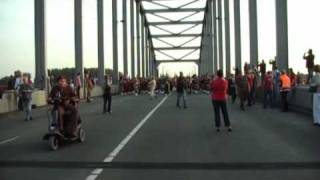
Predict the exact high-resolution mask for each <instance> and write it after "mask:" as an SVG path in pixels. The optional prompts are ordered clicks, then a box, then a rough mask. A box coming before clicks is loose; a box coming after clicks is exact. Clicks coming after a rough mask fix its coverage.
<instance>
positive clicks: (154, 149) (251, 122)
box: [0, 94, 320, 180]
mask: <svg viewBox="0 0 320 180" xmlns="http://www.w3.org/2000/svg"><path fill="white" fill-rule="evenodd" d="M163 98H164V96H160V97H159V98H158V99H155V100H150V99H149V97H148V96H147V95H145V96H138V97H136V96H127V97H121V96H115V97H114V101H113V113H112V115H109V114H107V115H104V114H102V99H95V101H94V102H93V103H90V104H87V103H84V104H81V106H80V109H81V111H80V112H81V115H82V119H83V122H84V128H85V130H86V133H87V138H86V141H85V142H84V143H83V144H77V143H72V144H65V145H64V146H62V147H61V149H59V150H58V151H50V150H49V148H48V146H47V144H46V143H45V141H42V139H41V138H42V136H43V135H44V133H45V132H46V131H47V120H46V109H47V108H41V109H38V110H36V111H34V120H33V121H31V122H24V121H23V119H21V118H22V117H23V115H22V114H21V115H20V114H14V113H11V114H5V115H1V116H0V141H1V142H5V140H8V139H11V138H14V137H15V139H12V140H10V141H7V142H5V143H3V144H0V179H1V180H19V179H34V180H37V179H39V180H40V179H41V180H42V179H52V180H53V179H70V180H73V179H74V180H79V179H80V180H82V179H83V180H85V179H86V178H88V177H89V176H90V175H92V173H93V170H97V171H94V173H97V175H96V176H94V179H97V180H103V179H113V180H120V179H130V180H132V179H137V180H138V179H139V180H141V179H159V180H160V179H224V180H225V179H227V180H229V179H230V180H233V179H263V180H264V179H266V180H267V179H268V180H269V179H273V180H274V179H290V180H291V179H299V180H300V179H310V180H311V179H315V180H316V179H319V178H320V169H312V168H309V169H303V168H298V169H296V168H293V169H279V170H277V169H272V168H270V169H262V170H257V169H255V168H252V169H250V168H247V169H242V170H238V169H237V167H236V166H234V168H232V169H229V170H223V169H220V170H219V169H217V168H216V169H211V170H208V169H206V168H205V167H206V166H207V165H208V164H210V163H225V165H235V163H251V164H252V163H257V164H259V163H262V164H263V163H271V164H274V165H275V166H276V165H277V163H281V162H284V163H290V162H291V163H298V164H299V163H300V164H301V163H302V162H305V163H308V162H320V156H319V152H320V143H319V137H320V128H319V127H316V126H313V125H312V117H311V116H308V115H303V114H298V113H293V112H289V113H281V112H280V111H279V110H278V109H267V110H265V109H263V108H262V105H256V106H253V107H251V108H247V111H245V112H243V111H241V110H240V109H239V105H238V104H234V105H233V104H231V103H230V104H228V108H229V114H230V120H231V123H232V126H233V128H234V131H233V132H231V133H230V132H228V131H227V130H226V129H224V128H222V130H221V132H219V133H218V132H216V131H215V127H214V119H213V115H214V114H213V108H212V105H211V101H210V98H209V96H208V95H207V94H198V95H192V96H187V98H188V109H178V108H176V104H175V103H176V95H175V94H173V95H170V96H169V97H168V98H167V99H165V100H164V99H163ZM161 101H162V102H163V103H162V104H160V102H161ZM157 105H158V107H157ZM155 107H157V108H155ZM152 110H154V111H153V113H150V112H151V111H152ZM142 120H145V123H144V124H143V125H142V126H141V127H140V128H139V129H138V130H137V131H136V133H135V135H134V136H133V137H132V138H130V139H129V140H128V141H127V143H126V144H125V145H124V147H123V148H122V149H121V150H120V151H119V152H118V153H117V154H116V156H114V157H113V161H112V162H113V163H117V162H118V163H119V162H121V163H130V162H131V163H133V165H132V166H134V165H135V163H139V162H140V163H141V162H146V163H153V164H154V165H155V166H156V165H157V163H158V165H161V163H165V164H162V166H164V165H167V166H168V169H165V168H162V169H157V168H154V169H147V168H145V169H139V170H137V169H124V168H120V169H104V170H103V171H101V170H100V169H99V168H97V167H91V168H72V167H69V168H66V167H64V168H62V167H61V168H56V167H55V168H53V167H54V164H53V163H52V162H78V163H79V164H80V165H79V166H82V167H84V166H86V165H84V164H85V163H89V162H97V163H98V162H102V161H103V160H104V159H105V158H106V157H108V155H109V154H110V153H111V152H113V151H114V150H115V149H116V148H117V147H118V145H119V144H121V142H123V140H124V139H125V138H126V137H127V136H128V135H129V134H130V132H132V130H133V129H135V127H137V125H138V124H139V123H140V122H141V121H142ZM3 161H24V162H29V163H30V165H32V163H34V164H35V166H36V163H37V162H46V165H47V166H45V167H42V168H40V167H34V168H30V167H29V168H17V167H11V168H3V167H1V162H3ZM50 162H51V164H50ZM175 163H180V165H179V166H177V167H176V168H175V167H172V166H173V165H174V164H175ZM62 164H63V163H62ZM190 164H193V165H195V167H197V168H195V169H194V170H192V169H188V168H190ZM17 165H19V164H18V162H17ZM183 166H184V167H187V168H186V169H183V168H182V167H183ZM201 166H203V167H204V169H201V168H200V169H199V167H201ZM169 167H171V168H169ZM96 168H97V169H96ZM181 168H182V169H181ZM239 169H240V167H239Z"/></svg>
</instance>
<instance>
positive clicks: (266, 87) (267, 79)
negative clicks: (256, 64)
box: [262, 71, 273, 108]
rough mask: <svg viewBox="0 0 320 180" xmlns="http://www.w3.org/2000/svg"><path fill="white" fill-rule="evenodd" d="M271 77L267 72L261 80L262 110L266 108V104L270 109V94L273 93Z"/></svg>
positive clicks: (269, 72)
mask: <svg viewBox="0 0 320 180" xmlns="http://www.w3.org/2000/svg"><path fill="white" fill-rule="evenodd" d="M272 82H273V77H272V73H271V71H268V73H267V75H265V76H264V79H263V84H262V87H263V93H264V98H263V108H267V106H268V104H269V106H270V107H272V93H273V83H272Z"/></svg>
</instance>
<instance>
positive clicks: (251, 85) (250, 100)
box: [246, 69, 255, 106]
mask: <svg viewBox="0 0 320 180" xmlns="http://www.w3.org/2000/svg"><path fill="white" fill-rule="evenodd" d="M246 76H247V80H248V85H249V95H248V106H252V104H253V103H254V93H255V89H254V75H253V72H252V70H251V69H250V70H249V71H248V73H247V74H246Z"/></svg>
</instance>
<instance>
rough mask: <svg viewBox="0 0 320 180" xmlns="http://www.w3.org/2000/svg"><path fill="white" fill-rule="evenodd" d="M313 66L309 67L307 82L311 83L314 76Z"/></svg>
mask: <svg viewBox="0 0 320 180" xmlns="http://www.w3.org/2000/svg"><path fill="white" fill-rule="evenodd" d="M313 71H314V70H313V68H308V80H307V83H309V82H310V81H311V79H312V77H313Z"/></svg>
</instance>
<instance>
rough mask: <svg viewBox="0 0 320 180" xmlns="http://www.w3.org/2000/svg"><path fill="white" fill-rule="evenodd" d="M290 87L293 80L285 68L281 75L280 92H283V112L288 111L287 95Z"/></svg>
mask: <svg viewBox="0 0 320 180" xmlns="http://www.w3.org/2000/svg"><path fill="white" fill-rule="evenodd" d="M290 89H291V80H290V78H289V76H288V75H287V72H286V71H285V70H283V71H281V76H280V94H281V105H282V111H283V112H287V111H288V100H287V96H288V92H289V91H290Z"/></svg>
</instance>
